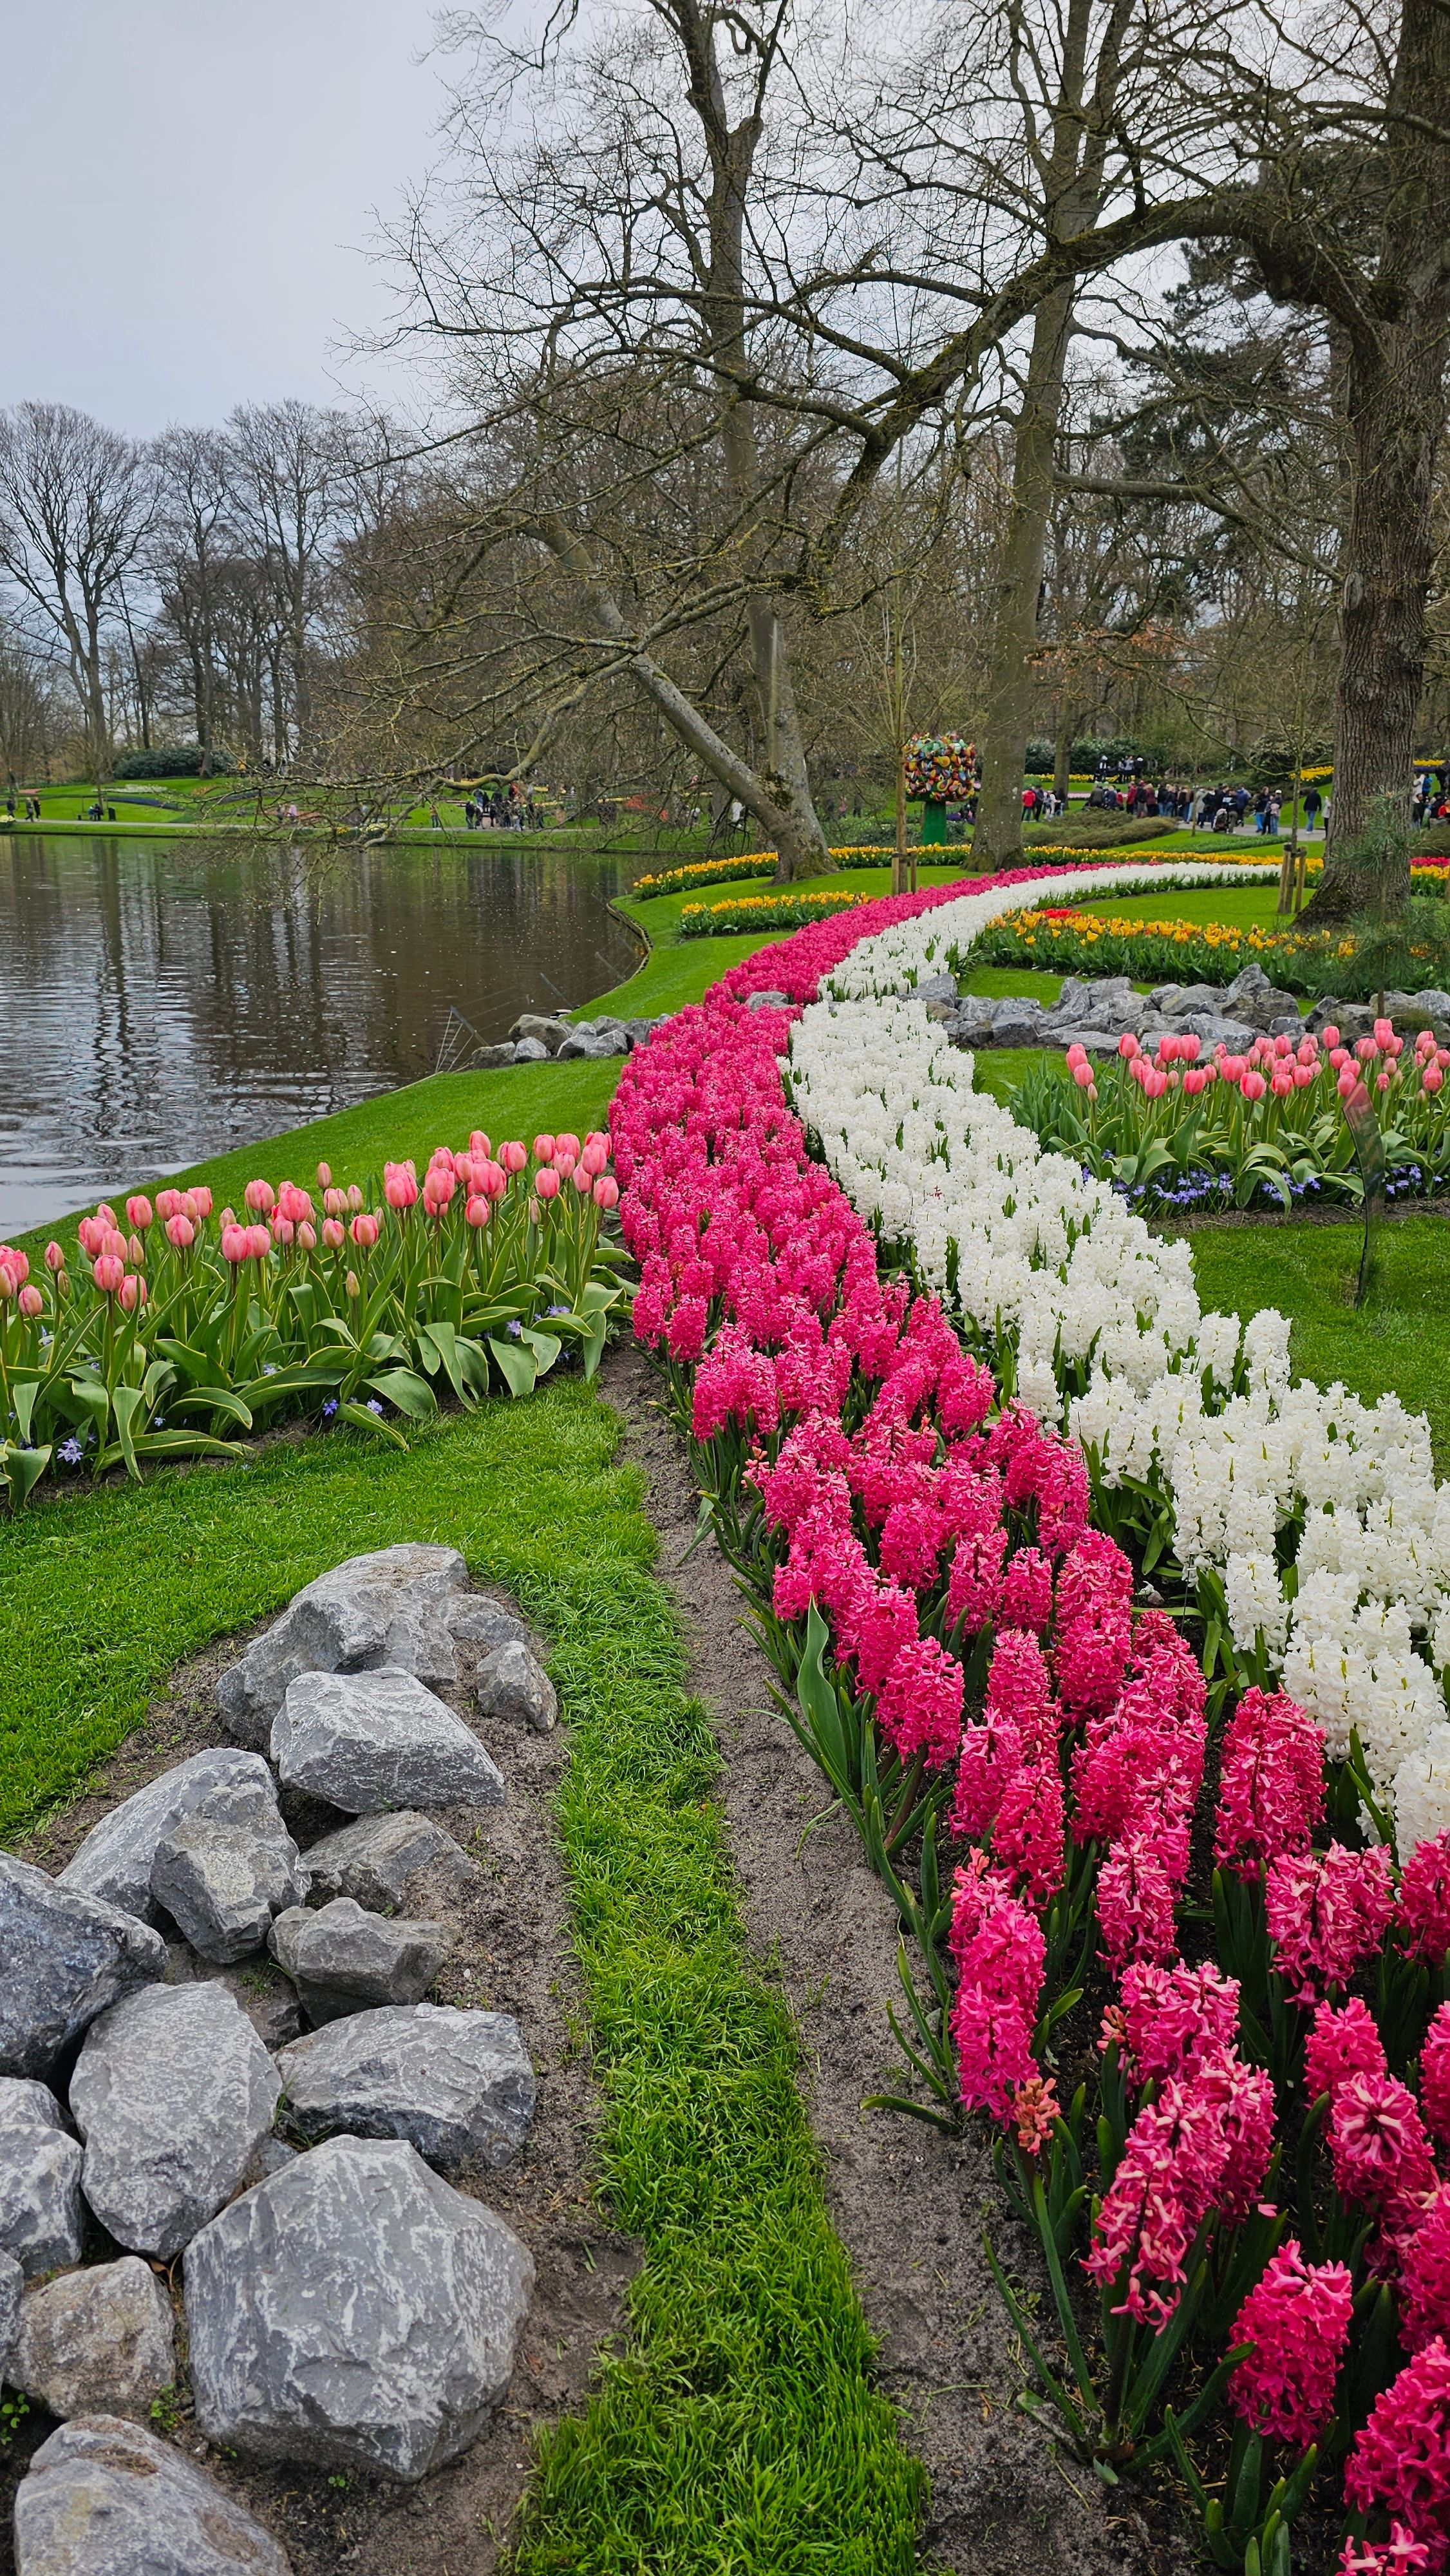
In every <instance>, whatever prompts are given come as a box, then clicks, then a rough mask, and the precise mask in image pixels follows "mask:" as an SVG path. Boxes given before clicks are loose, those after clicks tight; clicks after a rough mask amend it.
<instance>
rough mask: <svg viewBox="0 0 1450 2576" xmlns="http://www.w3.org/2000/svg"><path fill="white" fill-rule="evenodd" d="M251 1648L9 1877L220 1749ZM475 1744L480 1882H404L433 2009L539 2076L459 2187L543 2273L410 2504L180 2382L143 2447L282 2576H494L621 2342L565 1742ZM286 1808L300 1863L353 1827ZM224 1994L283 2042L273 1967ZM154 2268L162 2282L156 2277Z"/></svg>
mask: <svg viewBox="0 0 1450 2576" xmlns="http://www.w3.org/2000/svg"><path fill="white" fill-rule="evenodd" d="M508 1606H509V1607H510V1608H514V1607H515V1606H516V1605H514V1604H512V1603H510V1604H508ZM252 1633H255V1632H254V1631H249V1632H248V1634H252ZM246 1642H247V1639H246V1637H245V1636H238V1637H234V1638H232V1639H230V1640H228V1641H227V1642H225V1643H224V1644H222V1645H220V1646H218V1647H215V1648H213V1649H211V1650H210V1651H209V1652H208V1653H207V1654H206V1655H204V1656H201V1657H198V1658H197V1659H196V1660H195V1661H194V1662H191V1663H189V1664H186V1665H184V1666H183V1667H182V1668H181V1669H180V1670H178V1671H177V1672H176V1673H174V1674H173V1675H172V1677H171V1681H170V1684H169V1689H168V1695H167V1697H166V1698H165V1699H163V1700H159V1701H157V1702H155V1703H153V1705H152V1707H151V1708H150V1709H149V1710H148V1712H147V1715H146V1718H145V1721H144V1723H143V1724H142V1725H141V1726H140V1727H138V1728H137V1730H136V1731H135V1733H134V1734H132V1735H131V1736H129V1737H128V1738H127V1740H126V1742H125V1743H124V1744H123V1745H122V1746H121V1747H120V1749H119V1751H118V1752H117V1753H116V1755H115V1756H114V1757H113V1759H112V1760H111V1761H110V1762H109V1763H108V1764H107V1766H106V1768H105V1770H104V1771H103V1772H102V1773H101V1774H100V1776H99V1778H98V1780H97V1781H96V1782H95V1783H94V1784H93V1786H92V1788H91V1790H90V1791H89V1792H88V1793H87V1795H86V1796H85V1797H83V1798H81V1799H79V1800H77V1801H76V1803H75V1804H74V1805H72V1806H70V1807H68V1808H67V1809H66V1810H65V1811H64V1813H63V1814H62V1815H60V1816H58V1817H57V1818H56V1819H54V1820H53V1821H52V1822H51V1823H50V1824H49V1825H47V1826H46V1827H45V1828H44V1829H43V1830H42V1831H41V1832H40V1833H39V1834H37V1835H36V1836H34V1837H33V1838H32V1840H31V1841H30V1842H29V1843H28V1844H27V1845H25V1846H23V1847H22V1850H21V1857H22V1858H25V1859H28V1860H35V1861H38V1862H39V1863H40V1864H41V1866H42V1867H43V1868H46V1869H50V1870H56V1869H61V1868H63V1867H64V1866H65V1863H66V1862H67V1860H69V1858H70V1856H71V1854H72V1853H73V1852H74V1850H75V1848H76V1846H77V1844H78V1843H79V1842H80V1841H81V1839H82V1837H83V1836H84V1835H85V1834H86V1833H88V1832H89V1830H90V1828H91V1826H92V1825H93V1824H95V1823H96V1821H97V1820H98V1818H99V1817H100V1816H101V1815H103V1814H104V1813H105V1812H106V1811H107V1810H108V1809H109V1808H111V1807H113V1806H115V1805H116V1804H117V1803H118V1802H119V1800H120V1799H122V1798H124V1797H129V1795H130V1794H131V1792H132V1791H133V1790H134V1789H139V1788H140V1787H142V1785H143V1784H144V1783H145V1782H146V1781H147V1780H149V1779H151V1778H153V1777H154V1775H155V1774H156V1773H157V1772H158V1771H164V1770H167V1769H169V1768H170V1767H171V1766H172V1765H173V1764H175V1763H177V1762H182V1761H184V1760H185V1759H186V1758H187V1756H188V1755H189V1754H192V1753H198V1752H200V1751H202V1750H203V1748H204V1747H206V1746H208V1745H213V1744H223V1743H226V1742H227V1741H228V1740H229V1739H228V1736H227V1732H226V1729H225V1727H224V1726H223V1724H222V1722H221V1720H220V1718H219V1716H218V1713H217V1708H216V1698H215V1685H216V1680H217V1676H218V1674H219V1673H220V1672H221V1671H222V1670H223V1668H224V1667H225V1666H226V1665H227V1664H229V1663H231V1662H232V1661H233V1660H234V1658H235V1657H236V1655H237V1654H238V1653H240V1651H241V1649H242V1647H243V1646H244V1645H245V1643H246ZM439 1696H440V1697H441V1698H443V1699H446V1700H448V1701H449V1702H450V1703H451V1705H452V1706H453V1707H454V1708H455V1710H456V1711H457V1713H458V1715H459V1716H461V1717H463V1718H464V1719H465V1720H467V1719H468V1717H469V1714H470V1709H469V1704H468V1702H467V1701H466V1698H465V1694H464V1693H463V1692H462V1691H461V1690H446V1689H445V1690H443V1691H441V1692H440V1694H439ZM487 1740H488V1747H489V1751H490V1752H491V1753H492V1754H493V1756H494V1759H495V1761H496V1762H497V1763H498V1765H499V1767H500V1769H501V1770H502V1771H503V1773H504V1775H505V1778H506V1779H507V1782H508V1789H509V1798H508V1803H507V1805H505V1806H503V1807H496V1808H486V1809H483V1810H482V1811H480V1810H478V1809H475V1808H469V1807H463V1808H455V1809H445V1810H439V1811H438V1813H439V1816H440V1821H441V1822H442V1823H443V1824H444V1825H446V1827H447V1828H448V1831H449V1832H450V1833H451V1834H452V1835H453V1836H454V1838H455V1840H456V1841H458V1842H459V1843H461V1844H462V1846H463V1848H464V1850H465V1851H467V1852H468V1853H469V1854H470V1855H471V1857H472V1858H473V1859H474V1860H475V1861H476V1862H477V1863H478V1867H479V1871H480V1873H481V1874H480V1876H479V1878H478V1879H477V1880H474V1881H471V1882H469V1883H468V1884H466V1885H464V1886H462V1887H461V1888H460V1887H459V1886H458V1885H457V1884H456V1883H454V1882H451V1881H448V1880H443V1881H442V1882H441V1883H440V1882H437V1881H435V1880H434V1878H433V1876H432V1874H431V1873H430V1872H428V1871H426V1870H424V1871H420V1872H419V1873H418V1874H417V1875H416V1877H414V1878H413V1879H412V1880H410V1881H409V1884H408V1887H407V1890H406V1892H405V1894H406V1907H407V1911H408V1912H409V1913H411V1914H415V1915H417V1914H422V1915H431V1916H432V1917H433V1918H434V1919H435V1920H442V1921H443V1922H444V1923H445V1924H447V1926H448V1928H449V1929H450V1931H451V1932H452V1934H453V1943H454V1946H453V1949H452V1952H451V1955H450V1957H449V1958H448V1959H447V1960H446V1962H445V1964H444V1966H443V1968H442V1969H441V1971H440V1973H439V1976H438V1980H437V1983H436V1985H435V1988H434V1996H435V1999H436V2000H437V2001H438V2002H440V2003H450V2004H452V2003H457V2004H477V2005H484V2006H487V2007H488V2008H489V2009H491V2010H493V2011H497V2012H508V2013H513V2014H514V2015H515V2016H516V2017H517V2019H518V2022H519V2026H520V2028H521V2030H522V2032H523V2036H524V2045H525V2047H526V2048H527V2049H528V2051H529V2054H530V2056H531V2057H532V2059H533V2061H534V2066H535V2069H536V2071H537V2076H538V2094H537V2105H536V2109H535V2115H534V2125H533V2131H532V2134H531V2136H530V2139H529V2141H528V2144H527V2146H526V2147H525V2149H524V2152H523V2154H522V2155H521V2156H520V2157H519V2158H518V2159H517V2160H516V2161H515V2163H513V2164H512V2165H509V2166H506V2167H504V2168H503V2170H502V2171H500V2172H496V2173H489V2174H484V2175H481V2176H479V2177H478V2179H477V2180H476V2181H468V2180H464V2181H463V2182H462V2184H461V2188H463V2189H465V2190H471V2191H472V2192H473V2196H474V2197H475V2198H476V2199H479V2200H481V2201H484V2202H485V2203H486V2204H487V2206H488V2207H489V2208H491V2209H494V2210H496V2211H497V2212H498V2214H499V2216H500V2217H501V2218H504V2219H506V2220H507V2222H508V2224H509V2226H510V2227H512V2228H513V2229H514V2230H515V2232H516V2234H518V2235H519V2236H521V2237H522V2238H523V2240H524V2242H525V2244H526V2245H527V2246H528V2247H529V2249H530V2251H531V2253H532V2254H533V2257H534V2261H535V2264H536V2266H537V2286H536V2289H535V2295H534V2304H533V2307H532V2310H531V2311H530V2314H529V2318H528V2321H527V2323H526V2325H525V2327H524V2330H523V2334H522V2336H521V2338H520V2344H519V2353H518V2359H517V2363H516V2366H515V2370H514V2375H513V2379H512V2381H511V2383H510V2386H509V2392H508V2396H507V2398H506V2400H505V2402H504V2405H503V2406H502V2408H501V2409H500V2410H499V2413H498V2414H497V2415H496V2417H495V2418H494V2420H493V2423H492V2424H491V2426H489V2427H488V2428H487V2429H486V2430H485V2432H484V2433H483V2434H482V2435H481V2437H480V2439H479V2440H478V2441H477V2442H476V2443H475V2444H474V2445H473V2448H472V2449H471V2450H469V2451H467V2452H465V2454H464V2455H463V2457H462V2459H460V2460H457V2461H455V2462H453V2463H452V2465H451V2466H449V2467H447V2468H444V2469H440V2470H438V2471H436V2472H435V2473H434V2474H433V2475H432V2476H431V2477H428V2478H425V2479H424V2480H423V2481H422V2483H421V2484H420V2485H418V2486H416V2487H404V2486H399V2485H397V2484H396V2483H395V2482H394V2481H392V2480H389V2479H384V2478H374V2477H371V2476H367V2475H360V2474H356V2473H354V2474H351V2475H348V2476H341V2475H337V2474H329V2473H328V2472H327V2471H325V2470H321V2469H308V2468H299V2467H296V2466H292V2467H286V2468H259V2467H253V2466H250V2465H245V2464H243V2463H242V2462H240V2461H238V2460H235V2459H232V2458H229V2457H227V2456H225V2455H223V2456H218V2455H217V2453H215V2452H214V2451H212V2450H211V2449H210V2448H209V2446H208V2445H207V2444H205V2443H204V2442H203V2441H202V2440H201V2438H200V2436H199V2435H198V2433H197V2431H196V2428H195V2425H194V2423H193V2422H192V2420H191V2416H190V2412H189V2407H188V2403H187V2399H186V2395H185V2387H184V2382H183V2388H182V2391H181V2400H180V2404H179V2407H178V2409H177V2412H176V2415H175V2418H174V2420H173V2419H172V2417H171V2415H170V2414H169V2412H168V2414H167V2415H166V2416H165V2418H164V2419H163V2420H161V2421H159V2422H158V2423H157V2424H156V2425H155V2426H154V2427H153V2429H155V2430H157V2431H163V2432H166V2433H168V2434H169V2435H170V2436H171V2438H172V2439H174V2440H175V2441H176V2442H178V2443H179V2444H180V2445H181V2447H182V2448H183V2449H185V2450H188V2451H191V2452H192V2453H194V2455H195V2456H196V2457H197V2458H198V2459H200V2460H201V2461H202V2462H203V2463H204V2465H205V2466H206V2467H207V2468H208V2469H209V2470H210V2471H211V2473H212V2474H213V2475H214V2476H215V2477H216V2478H217V2479H218V2480H219V2481H220V2483H221V2484H222V2485H223V2486H225V2487H227V2488H229V2489H230V2490H231V2491H232V2492H233V2493H234V2494H236V2495H238V2496H240V2497H241V2498H242V2499H243V2501H244V2502H245V2503H246V2504H247V2505H249V2506H250V2508H251V2510H252V2511H253V2512H254V2513H256V2514H257V2515H258V2516H259V2517H260V2519H261V2520H262V2521H263V2522H265V2523H267V2524H269V2525H270V2527H271V2529H272V2530H273V2531H275V2532H276V2534H277V2536H278V2538H279V2540H281V2542H282V2543H283V2546H284V2547H285V2549H286V2550H287V2553H288V2556H289V2557H290V2560H291V2563H292V2568H293V2576H342V2572H343V2571H346V2576H491V2571H492V2570H493V2569H494V2568H496V2567H497V2566H498V2565H499V2564H500V2561H501V2559H502V2558H503V2556H504V2554H505V2550H506V2546H507V2534H508V2528H509V2524H510V2522H511V2520H512V2517H513V2513H514V2509H515V2506H516V2504H517V2502H518V2498H519V2495H520V2493H521V2491H522V2488H523V2485H524V2482H525V2478H526V2476H527V2473H528V2466H529V2460H530V2456H531V2448H532V2437H533V2435H534V2434H535V2433H537V2432H540V2431H542V2430H544V2429H546V2428H547V2427H548V2426H549V2425H551V2424H553V2423H555V2422H557V2420H558V2419H559V2418H560V2417H561V2416H563V2415H566V2414H573V2413H576V2412H578V2411H579V2409H580V2408H581V2407H582V2405H583V2403H584V2399H585V2395H586V2391H587V2388H588V2384H589V2379H590V2374H591V2372H592V2369H593V2366H594V2361H595V2357H596V2355H597V2353H598V2351H599V2348H600V2345H601V2343H603V2342H604V2341H605V2340H606V2339H608V2338H611V2337H614V2336H616V2335H618V2334H619V2333H620V2331H621V2329H622V2323H623V2308H624V2294H625V2291H626V2289H627V2287H628V2284H629V2282H630V2280H631V2278H632V2277H633V2274H634V2272H635V2271H636V2269H637V2268H638V2263H639V2248H638V2247H637V2246H636V2245H635V2244H634V2243H632V2242H631V2241H630V2240H629V2239H627V2238H624V2237H621V2236H618V2235H614V2234H612V2233H611V2232H610V2230H609V2228H608V2227H607V2225H606V2224H605V2223H604V2222H603V2219H602V2217H601V2213H600V2210H599V2208H598V2206H597V2204H596V2202H595V2200H594V2199H593V2197H592V2175H593V2165H594V2134H595V2128H596V2122H597V2113H598V2103H597V2097H596V2094H595V2091H594V2087H593V2085H592V2082H591V2077H590V2071H589V2059H588V2053H587V2047H586V2046H585V2037H584V2035H585V2012H584V2006H583V2001H582V1996H581V1992H580V1983H579V1975H578V1969H577V1965H576V1963H575V1960H574V1956H573V1952H572V1949H571V1947H570V1939H569V1930H568V1920H567V1885H566V1879H565V1873H564V1866H563V1861H562V1858H561V1855H560V1852H559V1847H558V1842H557V1838H556V1833H555V1828H554V1823H553V1818H552V1813H551V1809H552V1803H553V1799H554V1796H555V1794H556V1791H557V1788H558V1784H559V1779H560V1775H561V1773H562V1771H563V1769H564V1765H565V1763H566V1761H567V1759H568V1738H567V1732H566V1730H565V1729H563V1728H557V1729H555V1731H554V1732H553V1733H552V1734H549V1735H535V1734H533V1733H532V1732H531V1731H530V1730H529V1729H528V1728H526V1727H524V1726H522V1725H520V1726H519V1727H518V1728H517V1729H515V1728H513V1727H506V1726H503V1725H496V1726H493V1727H491V1728H490V1729H489V1730H488V1739H487ZM282 1807H283V1813H284V1815H285V1816H286V1818H287V1822H288V1824H289V1826H290V1828H291V1830H292V1832H293V1834H294V1835H295V1837H296V1839H297V1841H298V1842H299V1843H300V1844H302V1846H303V1847H304V1848H305V1847H306V1845H307V1844H308V1843H310V1842H314V1841H316V1840H317V1839H318V1837H319V1835H320V1834H322V1833H325V1832H328V1831H329V1830H331V1828H332V1827H333V1826H335V1825H338V1824H342V1823H344V1822H347V1821H348V1819H346V1818H344V1817H341V1816H339V1815H337V1814H335V1813H334V1811H333V1810H332V1809H331V1808H327V1807H323V1806H321V1805H319V1804H318V1802H317V1801H315V1800H310V1799H306V1798H298V1797H296V1796H295V1795H294V1794H293V1793H291V1792H289V1791H285V1790H284V1791H283V1793H282ZM175 1956H176V1960H177V1964H178V1966H179V1967H181V1966H183V1965H184V1962H185V1961H186V1960H187V1959H188V1958H189V1954H187V1953H185V1952H184V1951H183V1949H182V1947H181V1945H178V1946H177V1951H176V1953H175ZM226 1977H227V1982H228V1983H229V1984H230V1985H231V1986H232V1989H233V1991H234V1992H235V1994H236V1995H237V1998H238V2001H239V2002H240V2003H242V2004H243V2006H244V2007H245V2008H246V2010H247V2011H248V2012H249V2013H250V2015H251V2017H252V2019H253V2021H254V2022H255V2023H256V2025H257V2027H258V2029H259V2030H260V2032H261V2034H262V2036H263V2038H264V2039H265V2040H266V2042H267V2045H268V2047H270V2048H275V2047H277V2046H279V2045H280V2044H281V2042H282V2040H283V2039H285V2038H288V2037H290V2036H292V2034H293V2032H294V2031H295V2029H296V2027H297V2023H296V2008H295V2003H293V2002H292V1990H291V1988H290V1986H289V1985H288V1983H287V1980H286V1979H285V1978H284V1977H283V1976H282V1975H281V1973H280V1971H278V1970H275V1969H273V1967H272V1966H271V1963H270V1961H267V1960H265V1959H262V1960H260V1961H259V1962H258V1963H257V1964H256V1965H251V1964H246V1965H244V1966H243V1967H241V1968H239V1969H230V1970H228V1971H227V1972H226ZM289 2008H290V2016H291V2017H290V2020H289V2018H288V2015H289ZM91 2225H92V2228H93V2236H92V2241H91V2242H90V2243H88V2245H87V2248H86V2251H87V2255H88V2257H89V2258H91V2259H94V2260H100V2261H105V2260H108V2259H113V2258H114V2256H115V2254H116V2253H117V2252H119V2251H120V2249H119V2248H118V2247H114V2246H112V2244H111V2242H110V2240H109V2238H107V2237H106V2236H105V2235H104V2234H103V2233H102V2231H101V2230H100V2229H99V2228H98V2227H95V2223H94V2222H93V2221H92V2222H91ZM155 2268H156V2269H157V2270H158V2271H163V2267H162V2266H161V2265H159V2264H158V2265H157V2266H156V2267H155ZM165 2277H167V2278H168V2279H169V2282H170V2286H171V2289H172V2293H173V2297H174V2300H175V2305H176V2316H177V2353H178V2359H184V2355H185V2333H184V2317H183V2310H182V2304H181V2264H180V2262H179V2261H178V2262H177V2263H176V2264H175V2265H174V2266H173V2267H172V2271H171V2273H170V2274H169V2275H165ZM54 2429H55V2428H54V2423H53V2421H52V2419H51V2418H50V2417H49V2416H48V2415H46V2414H45V2413H43V2412H42V2411H41V2410H40V2409H38V2408H37V2409H34V2410H32V2412H31V2413H30V2414H29V2415H28V2416H27V2417H26V2418H25V2419H24V2420H23V2422H22V2425H21V2427H20V2430H19V2432H18V2433H17V2435H16V2437H15V2439H14V2440H13V2442H12V2443H11V2444H10V2445H9V2447H8V2448H7V2449H4V2450H0V2576H13V2568H14V2560H13V2556H12V2536H11V2504H12V2500H13V2495H14V2489H15V2486H16V2483H17V2481H18V2478H19V2477H20V2475H21V2474H22V2473H23V2471H24V2468H25V2466H26V2463H27V2461H28V2459H29V2458H30V2455H31V2453H32V2452H33V2451H34V2450H36V2449H37V2448H38V2446H39V2444H40V2443H41V2442H42V2441H43V2440H44V2439H45V2436H46V2435H47V2433H50V2432H52V2431H54Z"/></svg>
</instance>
